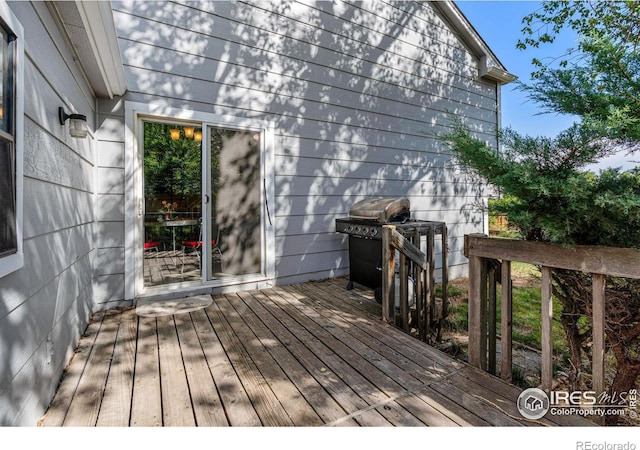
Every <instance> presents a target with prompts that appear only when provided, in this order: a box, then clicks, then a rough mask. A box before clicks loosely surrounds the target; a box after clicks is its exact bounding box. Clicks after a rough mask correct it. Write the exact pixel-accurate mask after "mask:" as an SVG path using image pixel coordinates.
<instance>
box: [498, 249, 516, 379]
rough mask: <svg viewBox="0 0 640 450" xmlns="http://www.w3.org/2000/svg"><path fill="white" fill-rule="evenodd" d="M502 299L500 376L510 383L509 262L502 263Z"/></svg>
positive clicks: (510, 285) (511, 294)
mask: <svg viewBox="0 0 640 450" xmlns="http://www.w3.org/2000/svg"><path fill="white" fill-rule="evenodd" d="M500 277H501V281H502V297H501V303H500V312H501V313H500V342H501V344H502V363H501V367H500V375H501V378H502V379H503V380H507V381H511V377H512V365H513V355H512V350H513V333H512V328H511V327H512V322H513V286H512V282H511V261H504V260H503V261H502V274H501V276H500Z"/></svg>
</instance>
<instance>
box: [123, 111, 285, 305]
mask: <svg viewBox="0 0 640 450" xmlns="http://www.w3.org/2000/svg"><path fill="white" fill-rule="evenodd" d="M144 120H148V121H158V122H175V123H177V124H180V123H181V122H190V123H198V124H199V126H202V129H203V131H204V130H205V127H208V126H215V127H227V128H232V129H239V130H252V131H259V132H260V136H261V140H260V146H261V147H260V165H261V170H260V173H261V183H262V185H263V186H262V189H261V208H262V211H261V212H262V214H261V224H262V226H261V237H262V268H261V269H262V272H261V273H260V274H253V275H243V276H236V277H225V278H220V279H215V280H211V281H207V280H206V277H204V276H203V277H202V280H201V282H189V283H175V284H168V285H160V286H149V287H145V286H144V280H143V271H142V269H143V249H142V239H143V237H144V192H143V180H144V174H143V168H144V161H143V148H142V143H143V142H144V138H143V132H144V130H143V126H142V123H143V121H144ZM203 134H204V133H203ZM274 136H275V127H274V126H273V124H272V123H271V122H269V121H265V120H259V119H250V118H241V117H235V116H227V115H218V114H212V113H208V112H204V111H198V110H193V109H188V108H180V109H178V108H172V107H168V106H166V105H160V104H154V103H139V102H131V101H126V102H125V139H124V151H125V174H124V175H125V181H124V184H125V186H124V192H125V195H124V197H125V199H124V200H125V202H124V206H125V218H124V267H125V273H124V291H125V292H124V294H125V299H127V300H134V299H136V298H139V297H147V296H158V295H162V294H166V293H167V292H168V291H170V292H171V293H172V294H173V295H175V294H176V292H185V293H186V292H190V291H203V288H204V290H205V291H207V292H213V291H214V290H216V289H218V290H220V291H228V290H238V289H243V288H244V287H245V286H251V287H263V286H264V287H266V286H268V285H269V284H270V283H271V282H272V281H273V280H274V278H275V223H274V221H275V216H274V214H273V205H275V171H274V156H273V155H274ZM202 142H203V144H202V145H203V148H205V145H206V144H207V141H206V139H204V137H203V140H202ZM204 159H205V158H203V162H204ZM202 182H203V189H202V197H203V198H202V200H203V204H204V199H205V195H207V194H208V192H207V189H206V188H207V185H206V184H205V183H207V181H206V177H205V176H204V174H203V177H202ZM203 260H204V258H203ZM205 267H206V265H203V269H204V268H205Z"/></svg>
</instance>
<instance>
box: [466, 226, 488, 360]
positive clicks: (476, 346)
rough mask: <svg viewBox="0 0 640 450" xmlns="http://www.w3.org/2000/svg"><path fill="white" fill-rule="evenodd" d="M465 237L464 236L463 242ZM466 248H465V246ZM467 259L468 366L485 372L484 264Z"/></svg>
mask: <svg viewBox="0 0 640 450" xmlns="http://www.w3.org/2000/svg"><path fill="white" fill-rule="evenodd" d="M466 239H467V237H466V236H465V240H466ZM465 247H466V246H465ZM468 258H469V354H468V359H469V364H471V365H472V366H475V367H479V368H480V369H483V370H486V360H487V333H486V330H487V326H486V317H487V315H486V283H485V279H484V277H483V272H484V271H483V266H484V262H483V260H482V258H480V257H478V256H471V255H469V256H468Z"/></svg>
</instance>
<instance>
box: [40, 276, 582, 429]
mask: <svg viewBox="0 0 640 450" xmlns="http://www.w3.org/2000/svg"><path fill="white" fill-rule="evenodd" d="M345 287H346V279H344V278H341V279H337V280H325V281H320V282H309V283H303V284H299V285H291V286H278V287H273V288H270V289H265V290H253V291H246V292H239V293H228V294H224V295H218V296H214V298H213V303H212V305H211V306H209V307H208V308H206V309H202V310H198V311H193V312H190V313H181V314H176V315H173V316H170V315H169V316H161V317H158V318H150V317H139V316H137V315H136V314H135V309H133V308H131V309H117V310H112V311H106V312H104V313H98V314H96V315H95V316H94V318H93V320H92V321H91V323H90V324H89V326H88V328H87V332H86V333H85V335H84V336H83V337H82V338H81V340H80V341H79V347H78V350H77V351H76V353H75V354H74V357H73V358H72V361H71V363H70V365H69V366H68V368H67V369H66V370H65V374H64V376H63V378H62V380H61V384H60V386H59V389H58V392H57V394H56V396H55V397H54V399H53V400H52V402H51V405H50V407H49V409H48V411H47V413H46V414H45V416H44V417H43V418H42V420H41V421H40V424H41V425H42V426H70V425H75V426H116V427H123V426H167V427H168V426H188V427H191V426H215V427H218V426H251V427H253V426H270V427H284V426H297V427H300V426H321V425H325V426H347V427H349V426H370V427H372V426H375V427H382V426H488V425H493V426H536V425H547V426H548V425H552V426H553V425H571V426H575V425H587V426H592V425H593V423H591V422H589V421H586V420H584V419H582V418H580V417H561V418H555V417H554V418H552V419H547V418H544V419H541V420H540V421H527V420H524V419H523V418H522V417H521V416H520V415H519V413H518V411H517V408H516V398H517V396H518V395H519V393H520V390H519V389H518V388H516V387H514V386H511V385H508V384H506V383H504V382H503V381H502V380H500V379H498V378H496V377H493V376H491V375H489V374H487V373H485V372H482V371H480V370H478V369H475V368H473V367H471V366H469V365H467V364H465V363H464V362H461V361H457V360H454V359H452V358H450V357H449V356H448V355H446V354H444V353H442V352H440V351H438V350H436V349H435V348H433V347H430V346H428V345H426V344H425V343H423V342H420V341H418V340H417V339H414V338H413V337H411V336H409V335H407V334H405V333H403V332H402V331H401V330H399V329H397V328H395V327H393V326H391V325H388V324H385V323H383V322H382V321H381V320H380V318H379V314H380V305H378V304H377V303H376V302H375V300H374V299H373V295H372V292H371V291H370V290H365V289H363V288H361V287H357V288H356V289H354V290H352V291H347V290H346V289H345Z"/></svg>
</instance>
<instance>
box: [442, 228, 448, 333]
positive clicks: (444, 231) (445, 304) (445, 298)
mask: <svg viewBox="0 0 640 450" xmlns="http://www.w3.org/2000/svg"><path fill="white" fill-rule="evenodd" d="M441 237H442V321H443V322H444V320H445V319H446V318H447V316H448V315H449V256H448V255H449V233H448V231H447V226H446V225H443V226H442V234H441Z"/></svg>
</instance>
